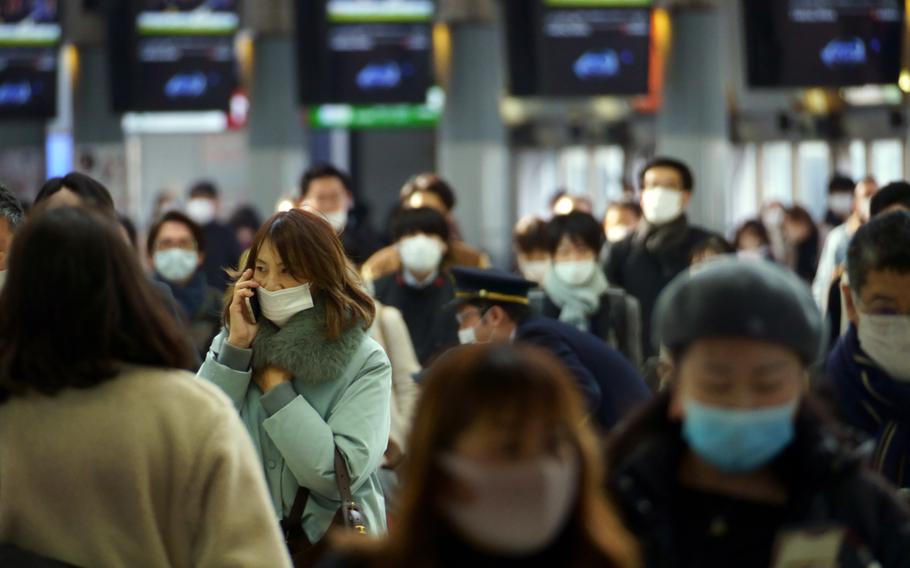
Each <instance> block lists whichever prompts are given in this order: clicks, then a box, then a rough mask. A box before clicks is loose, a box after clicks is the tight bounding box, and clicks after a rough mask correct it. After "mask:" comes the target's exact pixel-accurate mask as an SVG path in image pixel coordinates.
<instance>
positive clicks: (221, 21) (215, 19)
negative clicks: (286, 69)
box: [115, 0, 240, 111]
mask: <svg viewBox="0 0 910 568" xmlns="http://www.w3.org/2000/svg"><path fill="white" fill-rule="evenodd" d="M127 17H129V18H131V20H132V21H131V22H129V23H130V24H131V26H130V27H131V30H132V33H131V34H130V37H129V38H128V42H127V45H128V48H127V49H128V51H129V53H130V54H131V57H130V60H129V61H128V62H127V65H129V67H130V69H129V72H128V74H127V75H128V79H129V93H128V95H127V96H126V97H125V98H126V99H127V100H126V101H125V104H123V105H121V106H125V107H127V108H125V110H139V111H180V110H226V109H227V108H228V105H229V101H230V98H231V95H232V94H233V93H234V91H235V90H236V88H237V60H236V54H235V47H234V39H235V35H236V33H237V30H238V29H239V26H240V18H239V15H238V12H237V0H134V5H133V10H132V11H131V12H130V13H128V14H127ZM115 80H118V78H117V77H115Z"/></svg>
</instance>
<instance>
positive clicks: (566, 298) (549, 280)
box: [543, 266, 610, 331]
mask: <svg viewBox="0 0 910 568" xmlns="http://www.w3.org/2000/svg"><path fill="white" fill-rule="evenodd" d="M609 287H610V286H609V284H607V277H606V276H604V273H603V270H600V269H599V268H598V269H596V270H595V271H594V273H593V274H592V275H591V278H589V279H588V281H587V282H585V283H584V284H581V285H580V286H571V285H569V284H566V283H565V282H563V281H562V280H561V279H560V278H559V277H558V276H556V271H555V270H553V267H552V266H551V267H550V270H548V271H547V275H546V276H545V277H544V280H543V288H544V290H545V291H546V293H547V296H549V297H550V300H552V301H553V303H554V304H556V307H558V308H560V310H561V311H560V312H559V321H562V322H565V323H567V324H569V325H572V326H575V327H577V328H578V329H580V330H582V331H590V327H591V325H590V323H589V321H588V319H589V318H590V317H591V316H592V315H593V314H594V313H595V312H597V310H598V308H600V297H601V296H602V295H603V293H604V292H606V291H607V290H608V289H609Z"/></svg>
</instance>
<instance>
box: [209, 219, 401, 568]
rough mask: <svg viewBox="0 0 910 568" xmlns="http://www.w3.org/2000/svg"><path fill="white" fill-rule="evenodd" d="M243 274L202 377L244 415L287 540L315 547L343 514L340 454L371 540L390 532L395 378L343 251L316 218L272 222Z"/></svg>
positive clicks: (369, 305)
mask: <svg viewBox="0 0 910 568" xmlns="http://www.w3.org/2000/svg"><path fill="white" fill-rule="evenodd" d="M241 270H242V272H241V274H240V276H239V278H238V279H237V281H236V282H235V284H234V285H233V287H232V289H231V290H230V291H229V292H230V300H229V302H228V303H227V305H226V307H225V313H224V320H225V323H226V328H225V329H224V330H223V331H222V332H221V333H220V334H219V335H218V337H216V338H215V340H214V341H213V342H212V347H211V349H210V350H209V353H208V356H207V357H206V361H205V363H203V365H202V368H201V369H200V370H199V373H198V376H199V377H201V378H203V379H205V380H208V381H211V382H212V383H215V384H216V385H218V386H219V387H221V389H223V390H224V392H226V393H227V395H228V396H229V397H230V398H231V400H233V402H234V405H235V406H236V407H237V409H238V411H239V412H240V416H241V418H242V420H243V422H244V424H245V425H246V428H247V430H249V433H250V435H251V436H252V438H253V443H254V445H255V447H256V449H257V450H258V452H259V456H260V458H261V460H262V463H263V466H264V469H265V474H266V479H267V481H268V486H269V489H270V493H271V497H272V502H273V504H274V506H275V510H276V514H277V515H278V516H279V517H280V518H282V519H283V520H284V522H283V525H285V527H286V528H285V530H286V531H287V530H288V529H287V525H288V523H289V522H290V523H291V524H297V526H298V527H299V526H300V524H302V528H303V533H305V537H306V540H307V541H308V542H307V544H309V543H314V545H318V544H319V543H320V541H322V538H323V536H324V535H325V533H326V532H327V530H328V529H329V527H330V526H331V525H332V524H333V520H334V519H335V517H336V514H337V513H338V511H339V507H340V506H341V496H340V490H339V479H336V464H338V463H339V462H337V461H336V454H337V455H339V456H340V457H341V459H342V460H343V463H341V466H346V468H344V469H346V470H347V472H344V473H349V476H350V487H351V489H352V491H353V500H354V501H355V502H356V503H357V505H358V506H359V507H360V509H361V511H362V513H363V516H364V520H365V521H366V523H365V524H366V530H367V532H369V533H371V534H378V533H383V532H385V509H384V504H383V496H382V490H381V489H380V483H379V476H378V470H379V467H380V465H381V463H382V460H383V454H384V452H385V450H386V446H387V443H388V440H389V421H390V416H389V415H390V403H389V398H390V396H391V395H390V393H391V380H392V378H391V376H392V374H391V367H390V365H389V360H388V358H387V357H386V354H385V352H384V351H383V350H382V348H381V347H380V346H379V344H377V343H376V342H375V341H373V340H372V339H370V338H369V336H368V335H367V332H366V330H367V329H368V328H369V327H370V324H371V323H372V321H373V317H374V307H373V301H372V300H371V298H370V297H369V296H368V295H367V294H366V292H364V291H363V289H362V286H361V283H360V281H359V279H358V276H357V273H356V272H355V271H354V270H353V268H351V267H350V265H349V264H348V262H347V260H346V258H345V254H344V249H343V248H342V245H341V242H340V241H339V240H338V237H336V236H335V232H334V231H333V230H332V227H331V226H330V225H329V224H328V223H327V222H326V221H325V220H324V219H323V218H322V217H321V216H319V215H318V214H314V213H312V212H309V211H305V210H300V209H293V210H291V211H288V212H284V213H278V214H276V215H275V216H273V217H272V218H271V219H269V220H268V221H267V222H266V223H265V225H263V226H262V228H261V229H260V230H259V232H258V233H257V234H256V237H255V239H254V241H253V245H252V247H251V249H250V251H249V254H248V255H247V258H246V261H245V262H244V263H243V265H242V266H241ZM336 449H337V452H336ZM344 477H345V476H344V475H341V476H340V479H341V480H343V479H344ZM295 501H297V502H298V507H294V504H295ZM301 503H305V506H304V507H303V509H302V510H301V509H300V507H299V505H300V504H301ZM292 509H293V510H292ZM301 513H302V514H301ZM289 515H290V516H289ZM335 522H336V523H337V522H338V521H337V520H336V521H335ZM289 544H291V542H290V540H289ZM315 547H317V548H318V546H315ZM292 552H293V551H292ZM296 560H297V559H295V561H296Z"/></svg>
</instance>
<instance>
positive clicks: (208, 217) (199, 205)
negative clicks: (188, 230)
mask: <svg viewBox="0 0 910 568" xmlns="http://www.w3.org/2000/svg"><path fill="white" fill-rule="evenodd" d="M186 214H187V216H188V217H189V218H190V219H192V220H193V221H196V222H197V223H199V224H200V225H208V224H209V223H211V222H212V221H214V220H215V202H214V201H212V200H211V199H206V198H204V197H196V198H193V199H190V200H189V201H188V202H187V204H186Z"/></svg>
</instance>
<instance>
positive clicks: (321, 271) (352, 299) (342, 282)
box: [223, 209, 376, 341]
mask: <svg viewBox="0 0 910 568" xmlns="http://www.w3.org/2000/svg"><path fill="white" fill-rule="evenodd" d="M266 242H269V243H270V244H271V245H272V246H273V247H275V250H276V251H277V252H278V255H279V256H280V257H281V261H282V262H283V263H284V266H285V268H286V270H287V271H288V273H290V275H291V276H293V277H294V278H295V279H297V280H299V281H301V282H309V283H310V284H311V285H312V291H313V295H314V296H316V297H318V298H319V300H320V301H322V302H324V304H325V334H326V337H327V338H328V339H329V340H331V341H334V340H336V339H338V338H339V337H340V336H341V334H342V333H343V332H344V331H346V330H348V329H351V328H353V327H354V326H356V325H360V326H361V327H363V329H368V328H369V327H370V325H372V323H373V318H374V317H375V315H376V308H375V306H374V305H373V299H372V298H371V297H370V296H369V294H367V293H366V291H365V290H364V286H363V282H362V281H361V279H360V276H359V275H358V274H357V271H356V270H355V269H354V267H353V266H352V265H351V263H350V262H349V261H348V258H347V256H346V255H345V252H344V247H343V246H342V244H341V241H340V240H339V239H338V237H337V236H336V235H335V231H334V230H333V229H332V226H331V225H329V223H328V222H327V221H326V220H325V219H324V218H323V217H322V216H321V215H319V214H317V213H313V212H311V211H307V210H304V209H291V210H290V211H287V212H282V213H276V214H275V215H273V216H272V217H271V218H270V219H269V220H268V221H266V222H265V224H264V225H263V226H262V227H261V228H260V229H259V231H258V232H257V233H256V237H255V238H254V239H253V245H252V246H251V247H250V250H249V251H248V252H247V253H246V254H245V255H244V257H245V260H243V259H242V260H241V263H240V268H239V270H237V271H235V272H231V273H230V274H232V276H233V277H234V278H235V280H236V278H238V277H239V276H240V274H242V273H243V272H245V271H247V270H253V269H254V268H255V267H256V259H257V258H258V257H259V251H260V250H262V246H263V245H264V244H265V243H266ZM233 295H234V286H233V285H231V286H230V287H229V288H228V290H227V293H226V295H225V298H226V301H225V306H224V313H223V317H224V321H225V322H228V321H230V319H229V314H228V310H229V308H230V302H231V299H232V298H233Z"/></svg>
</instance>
